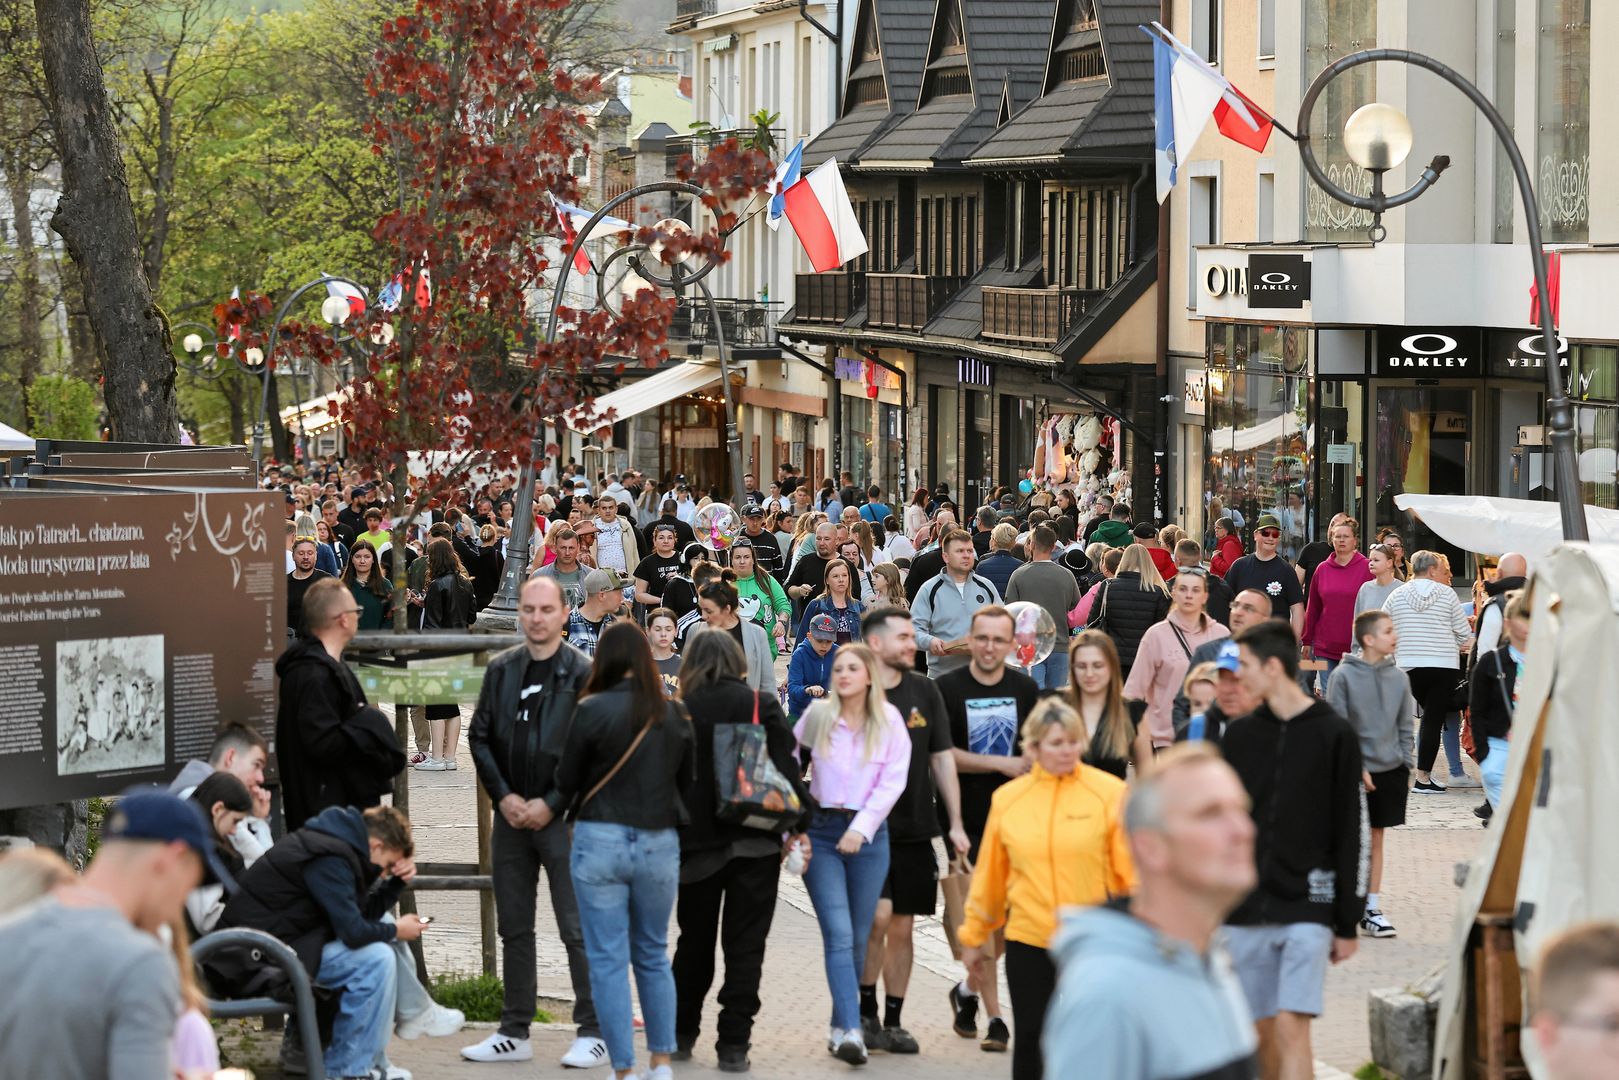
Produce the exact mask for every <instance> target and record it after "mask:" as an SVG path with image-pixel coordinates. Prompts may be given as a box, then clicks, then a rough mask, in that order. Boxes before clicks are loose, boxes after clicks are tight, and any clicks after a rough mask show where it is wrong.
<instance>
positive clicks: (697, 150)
mask: <svg viewBox="0 0 1619 1080" xmlns="http://www.w3.org/2000/svg"><path fill="white" fill-rule="evenodd" d="M757 131H758V129H757V128H751V127H747V128H704V129H703V130H701V131H693V132H691V133H690V134H687V135H674V136H671V137H670V138H668V139H666V140H664V144H663V153H664V167H665V168H666V169H667V170H668V173H669V175H670V176H674V175H675V174H676V171H677V170H678V169H679V167H680V159H681V158H684V157H688V156H689V157H690V158H691V159H692V164H694V165H701V164H702V163H703V162H704V161H706V160H707V159H708V151H709V149H710V148H711V147H715V146H718V145H719V144H720V143H722V142H724V141H725V140H726V139H735V140H736V141H737V142H739V143H742V144H744V145H746V144H747V142H748V140H750V139H752V138H753V137H754V135H755V134H756V133H757ZM770 137H771V139H773V140H774V141H775V144H776V147H777V149H778V151H782V152H784V148H786V145H787V131H786V129H785V128H771V129H770Z"/></svg>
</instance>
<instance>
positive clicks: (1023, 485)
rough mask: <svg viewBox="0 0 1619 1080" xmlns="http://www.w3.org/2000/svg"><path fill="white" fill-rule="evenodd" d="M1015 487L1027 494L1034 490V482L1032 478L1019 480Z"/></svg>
mask: <svg viewBox="0 0 1619 1080" xmlns="http://www.w3.org/2000/svg"><path fill="white" fill-rule="evenodd" d="M1017 489H1018V490H1019V491H1021V492H1023V494H1025V495H1027V494H1029V493H1030V492H1032V491H1033V490H1034V482H1033V481H1032V480H1019V481H1018V482H1017Z"/></svg>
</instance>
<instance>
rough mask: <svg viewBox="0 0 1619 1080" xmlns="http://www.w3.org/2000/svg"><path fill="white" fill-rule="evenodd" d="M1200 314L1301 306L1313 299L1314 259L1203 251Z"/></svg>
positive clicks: (1234, 314)
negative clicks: (1311, 267)
mask: <svg viewBox="0 0 1619 1080" xmlns="http://www.w3.org/2000/svg"><path fill="white" fill-rule="evenodd" d="M1197 256H1198V291H1199V293H1200V294H1201V295H1199V296H1198V298H1197V306H1198V311H1199V313H1200V314H1204V315H1226V316H1232V317H1236V318H1241V317H1243V316H1244V315H1246V314H1247V313H1248V312H1249V311H1251V310H1261V311H1276V310H1288V309H1291V310H1299V309H1302V308H1303V307H1304V306H1305V305H1307V304H1308V303H1309V302H1310V261H1309V259H1307V258H1305V256H1303V255H1260V254H1249V253H1248V252H1245V251H1230V250H1225V249H1218V248H1210V249H1207V250H1203V251H1199V252H1198V253H1197Z"/></svg>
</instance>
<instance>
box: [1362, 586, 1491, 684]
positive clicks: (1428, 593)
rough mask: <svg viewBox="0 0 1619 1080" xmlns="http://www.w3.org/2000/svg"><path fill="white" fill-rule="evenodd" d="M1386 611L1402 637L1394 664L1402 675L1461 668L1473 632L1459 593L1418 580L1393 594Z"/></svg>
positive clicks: (1387, 603)
mask: <svg viewBox="0 0 1619 1080" xmlns="http://www.w3.org/2000/svg"><path fill="white" fill-rule="evenodd" d="M1383 610H1384V611H1387V612H1388V613H1389V616H1390V617H1391V618H1393V620H1394V629H1395V630H1396V631H1398V633H1399V635H1400V645H1399V648H1398V649H1397V650H1396V651H1395V654H1394V662H1395V663H1396V664H1398V665H1399V666H1400V669H1401V670H1402V671H1410V670H1411V669H1412V668H1449V669H1451V670H1453V671H1454V670H1459V669H1460V668H1461V652H1462V650H1463V649H1465V648H1467V644H1468V642H1470V641H1472V640H1473V631H1472V628H1471V627H1469V626H1468V625H1467V614H1466V613H1465V612H1464V611H1462V602H1461V601H1460V600H1458V599H1457V598H1456V590H1454V589H1452V588H1451V587H1450V586H1449V585H1442V584H1440V583H1439V582H1437V581H1434V580H1433V579H1432V578H1418V579H1416V580H1415V581H1408V582H1406V583H1405V584H1404V585H1401V586H1400V587H1399V588H1398V589H1395V590H1394V591H1393V592H1392V593H1390V594H1389V598H1388V599H1387V600H1385V601H1384V602H1383Z"/></svg>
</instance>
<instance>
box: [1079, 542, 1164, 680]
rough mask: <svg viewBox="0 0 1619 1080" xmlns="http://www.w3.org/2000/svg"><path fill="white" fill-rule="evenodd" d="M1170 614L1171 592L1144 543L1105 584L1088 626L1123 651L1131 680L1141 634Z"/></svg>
mask: <svg viewBox="0 0 1619 1080" xmlns="http://www.w3.org/2000/svg"><path fill="white" fill-rule="evenodd" d="M1168 614H1169V590H1168V589H1166V588H1165V587H1164V579H1163V578H1162V577H1161V576H1160V575H1159V573H1158V568H1157V567H1155V566H1154V565H1153V564H1152V556H1151V555H1150V554H1148V552H1147V549H1146V548H1144V547H1142V546H1141V545H1140V544H1131V545H1130V546H1129V547H1127V548H1125V549H1124V557H1123V558H1122V559H1120V560H1119V572H1118V573H1117V574H1115V575H1113V579H1112V580H1111V581H1107V582H1104V583H1103V585H1102V589H1101V592H1099V593H1098V594H1097V597H1096V600H1095V601H1094V602H1092V604H1091V615H1090V621H1089V622H1087V623H1086V624H1085V626H1086V628H1087V629H1090V630H1101V631H1103V632H1104V633H1106V634H1107V636H1108V637H1110V638H1112V639H1113V645H1114V647H1115V648H1117V649H1118V650H1119V666H1120V668H1122V669H1123V671H1124V676H1125V678H1129V677H1130V665H1132V664H1134V663H1135V660H1136V647H1137V646H1139V645H1140V644H1141V635H1143V634H1145V633H1146V632H1147V629H1148V628H1149V627H1151V626H1152V625H1153V624H1154V623H1159V622H1163V621H1164V616H1166V615H1168Z"/></svg>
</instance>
